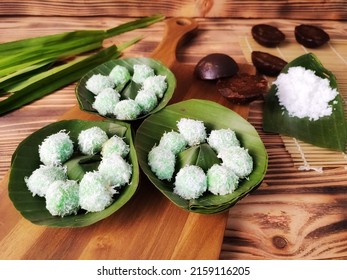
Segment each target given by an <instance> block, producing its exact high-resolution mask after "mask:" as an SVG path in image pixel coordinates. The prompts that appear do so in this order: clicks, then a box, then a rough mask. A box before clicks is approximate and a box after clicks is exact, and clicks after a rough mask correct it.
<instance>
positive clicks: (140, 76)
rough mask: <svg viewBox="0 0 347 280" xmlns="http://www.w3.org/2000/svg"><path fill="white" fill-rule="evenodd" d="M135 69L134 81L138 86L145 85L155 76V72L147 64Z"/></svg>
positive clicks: (136, 65) (137, 65)
mask: <svg viewBox="0 0 347 280" xmlns="http://www.w3.org/2000/svg"><path fill="white" fill-rule="evenodd" d="M133 69H134V74H133V77H132V80H133V81H134V82H135V83H137V84H143V82H144V81H145V80H146V79H147V78H148V77H151V76H154V70H153V69H152V68H151V67H150V66H148V65H146V64H135V65H134V66H133Z"/></svg>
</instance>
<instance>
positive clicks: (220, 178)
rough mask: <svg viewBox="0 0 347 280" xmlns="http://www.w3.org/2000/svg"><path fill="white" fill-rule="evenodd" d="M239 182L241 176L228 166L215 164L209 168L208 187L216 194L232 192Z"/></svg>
mask: <svg viewBox="0 0 347 280" xmlns="http://www.w3.org/2000/svg"><path fill="white" fill-rule="evenodd" d="M238 184H239V177H237V176H236V174H235V173H234V172H233V171H231V170H230V169H229V168H228V167H226V166H224V165H220V164H214V165H212V166H211V167H210V169H209V170H207V189H208V190H209V191H210V192H211V193H213V194H215V195H226V194H230V193H232V192H233V191H234V190H235V189H236V188H237V187H238Z"/></svg>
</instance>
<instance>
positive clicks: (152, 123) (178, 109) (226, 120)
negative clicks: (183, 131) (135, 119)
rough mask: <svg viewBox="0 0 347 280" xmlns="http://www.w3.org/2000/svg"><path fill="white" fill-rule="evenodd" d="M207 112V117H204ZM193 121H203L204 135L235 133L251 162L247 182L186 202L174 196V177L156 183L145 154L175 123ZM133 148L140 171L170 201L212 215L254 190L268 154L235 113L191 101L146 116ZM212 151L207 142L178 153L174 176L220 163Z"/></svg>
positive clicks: (257, 137) (261, 176) (195, 100)
mask: <svg viewBox="0 0 347 280" xmlns="http://www.w3.org/2000/svg"><path fill="white" fill-rule="evenodd" d="M206 112H208V114H206ZM181 118H192V119H197V120H201V121H203V122H204V124H205V126H206V129H207V132H208V133H209V132H210V131H211V130H213V129H222V128H230V129H232V130H234V131H235V132H236V135H237V137H238V139H239V140H240V142H241V145H242V146H243V147H245V148H247V149H248V151H249V153H250V155H251V156H252V158H253V161H254V169H253V172H252V173H251V175H250V176H249V178H248V179H245V180H242V181H240V184H239V187H238V188H237V189H236V190H235V191H234V192H233V193H231V194H228V195H213V194H212V193H210V192H205V193H204V195H202V196H201V197H199V198H198V199H191V200H186V199H183V198H181V197H180V196H178V195H177V194H174V193H173V187H174V178H173V179H172V180H171V181H168V180H159V179H158V178H157V177H156V175H155V174H154V173H153V172H152V171H151V168H150V167H149V165H148V161H147V158H148V153H149V151H150V150H151V149H152V147H153V146H154V145H158V143H159V141H160V138H161V137H162V135H163V134H164V133H165V132H169V131H171V130H175V131H177V126H176V124H177V121H179V120H180V119H181ZM135 148H136V151H137V153H138V160H139V164H140V167H141V169H142V170H143V172H144V173H145V174H146V175H147V177H148V178H149V179H150V181H151V182H152V183H153V184H154V186H155V187H156V188H158V189H159V190H160V191H161V192H162V193H163V194H164V195H165V196H166V197H167V198H168V199H169V200H170V201H172V202H173V203H174V204H176V205H177V206H178V207H181V208H183V209H185V210H187V211H191V212H196V213H201V214H214V213H219V212H223V211H226V210H228V209H229V208H230V207H231V206H233V205H234V204H235V203H236V202H238V201H239V200H240V199H241V198H243V197H244V196H246V195H247V194H248V193H250V192H251V191H252V190H254V189H256V188H257V187H258V186H259V184H260V183H261V182H262V180H263V178H264V176H265V173H266V170H267V164H268V162H267V153H266V150H265V147H264V144H263V142H262V140H261V139H260V137H259V135H258V133H257V131H256V130H255V128H254V127H253V126H252V125H251V124H250V123H249V122H247V121H246V120H245V119H244V118H242V117H241V116H240V115H238V114H237V113H235V112H233V111H231V110H229V109H227V108H226V107H224V106H221V105H219V104H217V103H215V102H211V101H206V100H199V99H192V100H188V101H183V102H179V103H176V104H173V105H170V106H167V107H166V108H165V109H163V110H161V111H159V112H157V113H155V114H153V115H151V116H149V117H147V118H146V119H145V120H144V121H143V123H142V124H141V125H140V127H139V128H138V130H137V133H136V138H135ZM219 162H220V160H219V158H217V156H216V154H215V152H214V151H213V150H212V149H211V148H210V146H209V145H208V144H206V143H204V144H201V145H198V146H193V147H191V148H189V149H186V150H184V151H183V152H181V153H180V154H178V156H177V158H176V168H175V173H174V176H175V174H176V173H177V172H178V171H179V169H180V168H182V167H183V166H185V165H186V164H194V165H198V166H200V167H201V168H203V169H204V170H205V171H206V170H207V169H208V168H209V167H211V166H212V165H213V164H214V163H219Z"/></svg>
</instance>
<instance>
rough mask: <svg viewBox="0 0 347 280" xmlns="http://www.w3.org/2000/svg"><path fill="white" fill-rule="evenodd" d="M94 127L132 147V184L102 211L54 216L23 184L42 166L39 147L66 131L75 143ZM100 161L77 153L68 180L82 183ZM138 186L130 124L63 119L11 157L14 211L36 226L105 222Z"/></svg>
mask: <svg viewBox="0 0 347 280" xmlns="http://www.w3.org/2000/svg"><path fill="white" fill-rule="evenodd" d="M93 126H98V127H100V128H101V129H103V130H104V131H105V132H106V133H107V135H108V136H109V137H111V136H113V135H115V134H116V135H118V136H120V137H123V139H124V141H125V142H126V143H127V144H128V145H129V146H130V153H129V155H128V158H127V161H128V162H129V163H130V164H131V165H132V168H133V173H132V178H131V182H130V184H129V185H127V186H124V187H122V189H121V190H120V193H119V194H118V195H117V196H116V197H115V201H114V202H113V203H112V204H111V205H110V206H109V207H107V208H106V209H105V210H103V211H100V212H88V213H86V212H85V211H82V210H81V211H79V212H78V213H77V215H70V216H65V217H63V218H61V217H57V216H52V215H51V214H50V213H49V212H48V210H47V209H46V205H45V199H44V198H42V197H38V196H32V194H31V192H30V191H29V190H28V188H27V186H26V183H25V181H24V178H25V177H29V176H30V175H31V174H32V172H33V171H34V170H35V169H37V168H38V167H39V166H40V164H42V163H41V162H40V158H39V153H38V146H39V145H40V144H41V143H42V141H43V140H44V139H45V138H46V137H47V136H49V135H52V134H54V133H57V132H59V131H61V130H63V129H65V130H66V131H67V132H69V136H70V138H71V140H72V141H73V142H74V144H76V143H77V137H78V134H79V133H80V132H81V131H82V130H85V129H88V128H90V127H93ZM75 150H77V149H75ZM99 162H100V157H98V155H94V156H82V155H81V154H79V153H78V152H77V151H75V154H74V155H73V158H71V159H70V160H69V161H68V162H67V163H66V166H67V169H68V171H67V173H68V177H69V179H74V180H80V179H81V178H82V177H83V175H84V174H85V173H86V172H88V171H91V170H95V169H97V167H98V164H99ZM138 183H139V166H138V161H137V155H136V151H135V148H134V145H133V135H132V130H131V128H130V125H129V124H127V123H123V122H115V121H113V122H111V121H82V120H64V121H59V122H55V123H52V124H50V125H47V126H45V127H43V128H41V129H40V130H38V131H36V132H34V133H33V134H31V135H30V136H28V137H27V138H26V139H25V140H23V141H22V142H21V143H20V144H19V146H18V147H17V149H16V151H15V152H14V154H13V156H12V161H11V169H10V177H9V184H8V191H9V197H10V199H11V200H12V202H13V205H14V206H15V208H16V209H17V210H18V211H19V212H20V213H21V214H22V216H23V217H24V218H26V219H27V220H29V221H31V222H32V223H34V224H38V225H44V226H50V227H83V226H88V225H91V224H93V223H96V222H98V221H100V220H102V219H105V218H106V217H108V216H110V215H112V214H113V213H114V212H116V211H117V210H118V209H120V208H121V207H122V206H123V205H124V204H125V203H127V202H128V201H129V200H130V199H131V197H132V196H133V195H134V194H135V192H136V190H137V186H138Z"/></svg>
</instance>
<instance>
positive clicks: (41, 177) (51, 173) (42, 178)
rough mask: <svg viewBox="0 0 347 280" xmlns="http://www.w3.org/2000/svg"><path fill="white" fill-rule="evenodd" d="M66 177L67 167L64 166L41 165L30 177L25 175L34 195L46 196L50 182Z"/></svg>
mask: <svg viewBox="0 0 347 280" xmlns="http://www.w3.org/2000/svg"><path fill="white" fill-rule="evenodd" d="M66 179H67V175H66V168H64V167H62V166H46V165H41V166H40V167H39V168H38V169H36V170H34V171H33V173H31V175H30V176H29V177H25V178H24V181H25V183H26V185H27V187H28V189H29V191H31V192H32V194H33V196H35V195H38V196H40V197H44V196H45V195H46V192H47V189H48V187H49V185H50V184H52V183H53V182H54V181H58V180H66Z"/></svg>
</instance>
